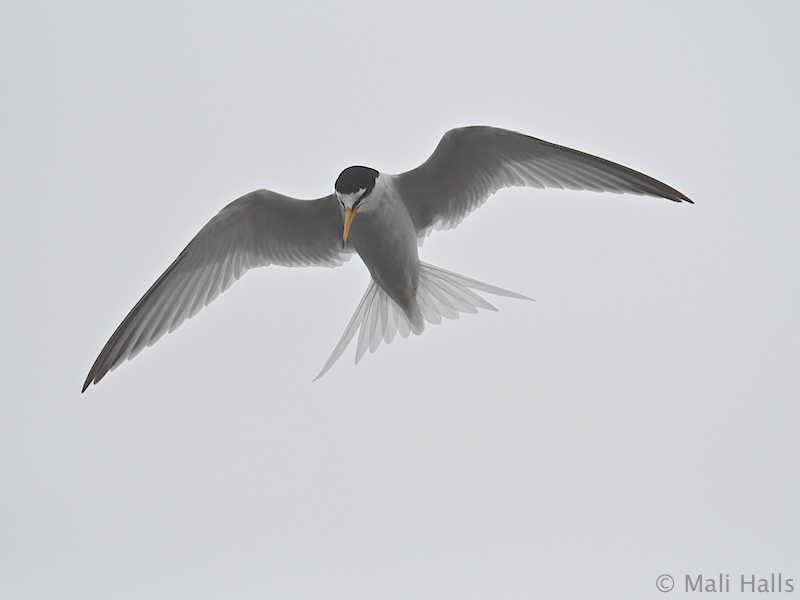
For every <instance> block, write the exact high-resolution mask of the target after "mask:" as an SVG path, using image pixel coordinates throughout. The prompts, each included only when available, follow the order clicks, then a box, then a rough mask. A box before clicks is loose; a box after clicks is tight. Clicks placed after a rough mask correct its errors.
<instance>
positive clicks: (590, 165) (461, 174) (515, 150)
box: [395, 127, 692, 235]
mask: <svg viewBox="0 0 800 600" xmlns="http://www.w3.org/2000/svg"><path fill="white" fill-rule="evenodd" d="M395 184H396V185H397V187H398V189H399V191H400V193H401V194H402V196H403V200H404V201H405V203H406V205H407V207H408V210H409V212H410V213H411V218H412V220H413V221H414V225H415V227H416V229H417V232H418V233H419V234H420V235H424V234H425V233H426V232H427V231H428V230H430V228H432V227H435V228H438V229H450V228H452V227H455V226H456V225H458V224H459V223H460V222H461V221H463V220H464V217H466V216H467V215H468V214H469V213H471V212H472V211H473V210H475V209H476V208H478V207H479V206H480V205H481V204H483V203H484V202H485V201H486V199H487V198H488V197H489V196H491V195H492V194H494V193H495V192H497V191H498V190H500V189H502V188H505V187H522V186H530V187H538V188H546V187H549V188H562V189H563V188H566V189H570V190H590V191H593V192H614V193H617V194H622V193H628V194H640V195H646V196H658V197H661V198H667V199H668V200H673V201H675V202H681V201H685V202H692V201H691V200H690V199H689V198H687V197H686V196H685V195H683V194H681V193H680V192H679V191H678V190H676V189H674V188H671V187H670V186H668V185H666V184H664V183H661V182H660V181H658V180H656V179H653V178H652V177H648V176H647V175H643V174H642V173H639V172H637V171H634V170H633V169H629V168H627V167H623V166H622V165H618V164H616V163H613V162H611V161H608V160H605V159H603V158H598V157H597V156H592V155H591V154H585V153H584V152H579V151H577V150H572V149H570V148H565V147H564V146H557V145H556V144H551V143H550V142H545V141H544V140H539V139H536V138H532V137H529V136H527V135H523V134H521V133H517V132H514V131H508V130H506V129H497V128H494V127H462V128H460V129H452V130H451V131H448V132H447V133H446V134H445V135H444V137H443V138H442V141H441V142H439V145H438V146H437V147H436V150H435V151H434V152H433V154H432V155H431V157H430V158H429V159H428V160H427V161H425V162H424V163H423V164H422V165H420V166H419V167H417V168H416V169H413V170H411V171H407V172H406V173H402V174H400V175H396V176H395Z"/></svg>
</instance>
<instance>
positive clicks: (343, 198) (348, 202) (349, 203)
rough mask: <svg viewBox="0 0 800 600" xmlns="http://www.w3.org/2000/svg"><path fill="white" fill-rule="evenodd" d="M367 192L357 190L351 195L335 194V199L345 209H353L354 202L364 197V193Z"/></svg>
mask: <svg viewBox="0 0 800 600" xmlns="http://www.w3.org/2000/svg"><path fill="white" fill-rule="evenodd" d="M366 191H367V188H365V187H363V188H359V189H358V191H355V192H353V193H351V194H342V193H341V192H336V197H337V198H338V199H339V201H340V202H341V203H342V204H344V205H345V206H346V207H347V208H353V204H355V202H356V200H358V199H359V198H361V196H363V195H364V192H366Z"/></svg>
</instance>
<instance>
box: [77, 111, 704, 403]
mask: <svg viewBox="0 0 800 600" xmlns="http://www.w3.org/2000/svg"><path fill="white" fill-rule="evenodd" d="M524 186H527V187H536V188H561V189H570V190H589V191H593V192H613V193H617V194H621V193H628V194H638V195H645V196H654V197H659V198H666V199H667V200H672V201H674V202H690V203H691V202H692V201H691V200H690V199H689V198H688V197H687V196H685V195H684V194H682V193H681V192H679V191H677V190H676V189H674V188H672V187H670V186H668V185H666V184H664V183H661V182H660V181H657V180H656V179H653V178H652V177H648V176H647V175H644V174H642V173H639V172H637V171H634V170H633V169H629V168H628V167H623V166H622V165H619V164H616V163H613V162H611V161H608V160H605V159H603V158H599V157H597V156H592V155H590V154H586V153H584V152H579V151H578V150H572V149H570V148H566V147H564V146H558V145H556V144H552V143H550V142H545V141H544V140H540V139H537V138H533V137H530V136H527V135H524V134H521V133H517V132H514V131H508V130H505V129H498V128H494V127H483V126H476V127H462V128H459V129H453V130H451V131H448V132H447V133H446V134H445V135H444V137H442V140H441V141H440V142H439V145H438V146H437V147H436V149H435V150H434V152H433V154H432V155H431V156H430V158H428V160H427V161H425V162H424V163H422V164H421V165H420V166H419V167H417V168H415V169H412V170H411V171H407V172H405V173H402V174H400V175H388V174H386V173H380V172H378V171H376V170H375V169H371V168H369V167H362V166H355V167H348V168H347V169H345V170H344V171H342V173H341V175H339V178H338V179H337V180H336V183H335V185H334V193H333V194H330V195H328V196H325V197H323V198H319V199H316V200H297V199H295V198H290V197H288V196H283V195H281V194H278V193H276V192H271V191H269V190H256V191H254V192H251V193H249V194H246V195H244V196H242V197H241V198H239V199H238V200H235V201H233V202H231V203H230V204H228V205H227V206H226V207H225V208H223V209H222V210H221V211H220V212H219V213H218V214H217V215H216V216H215V217H214V218H212V219H211V221H209V222H208V223H207V224H206V225H205V227H203V228H202V229H201V230H200V232H199V233H198V234H197V235H196V236H195V237H194V239H193V240H192V241H191V242H189V245H188V246H186V248H185V249H184V250H183V252H181V253H180V255H179V256H178V258H176V259H175V261H174V262H173V263H172V264H171V265H170V266H169V267H168V268H167V270H166V271H165V272H164V274H163V275H161V277H159V278H158V280H157V281H156V282H155V283H154V284H153V285H152V287H151V288H150V289H149V290H147V293H145V295H144V296H143V297H142V299H141V300H139V302H138V303H137V304H136V306H134V307H133V309H132V310H131V311H130V313H128V316H127V317H125V319H124V320H123V321H122V324H120V326H119V327H117V330H116V331H115V332H114V334H113V335H112V336H111V339H109V340H108V342H107V343H106V345H105V347H104V348H103V350H102V351H101V352H100V355H99V356H98V357H97V360H96V361H95V362H94V364H93V365H92V368H91V370H90V371H89V375H88V377H87V378H86V382H85V383H84V385H83V390H82V391H86V388H88V387H89V385H90V384H92V383H97V382H99V381H100V380H101V379H102V378H103V377H104V376H105V374H106V373H108V371H110V370H112V369H114V368H116V367H117V366H119V365H120V364H121V363H122V362H124V361H125V360H130V359H131V358H133V357H134V356H136V355H137V354H138V353H139V352H140V351H141V350H142V349H143V348H145V347H147V346H151V345H153V344H154V343H155V342H156V341H157V340H158V339H159V338H161V336H163V335H164V334H165V333H167V332H172V331H174V330H175V329H176V328H177V327H178V326H179V325H181V324H182V323H183V322H184V321H185V320H186V319H188V318H191V317H193V316H194V315H195V314H197V312H198V311H199V310H200V309H201V308H203V307H204V306H207V305H208V304H209V303H210V302H211V301H212V300H214V299H215V298H216V297H217V296H219V294H221V293H222V292H224V291H225V290H226V289H228V287H230V286H231V284H233V282H234V281H236V280H237V279H239V278H240V277H241V276H242V275H243V274H244V272H245V271H247V270H249V269H252V268H254V267H264V266H267V265H283V266H288V267H298V266H312V265H313V266H326V267H334V266H338V265H341V264H342V263H343V262H344V261H345V260H347V259H349V258H350V256H351V255H352V253H353V252H356V253H358V255H359V256H360V257H361V259H362V260H363V261H364V264H365V265H366V266H367V269H368V270H369V272H370V275H371V276H372V279H371V281H370V283H369V286H368V287H367V291H366V293H365V294H364V296H363V298H362V299H361V302H360V303H359V305H358V308H357V309H356V312H355V314H354V315H353V318H352V319H351V320H350V323H349V324H348V326H347V328H346V330H345V332H344V334H343V335H342V338H341V339H340V340H339V343H338V344H337V345H336V348H335V349H334V350H333V353H332V354H331V356H330V358H329V359H328V361H327V362H326V363H325V365H324V366H323V368H322V371H321V372H320V373H319V375H317V378H319V377H321V376H322V375H323V374H324V373H325V372H326V371H327V370H328V369H330V367H331V366H332V365H333V363H334V362H336V360H337V359H338V358H339V357H340V356H341V355H342V353H343V352H344V350H345V349H346V348H347V346H348V344H349V343H350V341H351V340H352V339H353V337H354V336H355V334H356V332H357V331H359V330H360V333H359V339H358V344H357V347H356V363H358V361H359V360H360V359H361V357H362V356H363V355H364V353H365V352H366V350H367V349H369V350H370V352H374V351H375V350H376V349H377V348H378V346H379V345H380V343H381V341H384V342H386V343H387V344H388V343H390V342H391V341H392V340H393V339H394V337H395V335H396V334H397V333H400V335H401V336H403V337H407V336H408V335H409V333H411V332H413V333H414V334H417V335H419V334H420V333H422V331H423V329H424V325H425V322H426V321H427V322H429V323H440V322H441V320H442V317H446V318H451V319H452V318H457V317H458V315H459V313H460V312H471V313H474V312H477V309H479V308H484V309H490V310H496V309H495V308H494V307H493V306H492V305H491V304H489V303H488V302H487V301H486V300H485V299H484V298H483V297H481V296H480V295H479V294H478V293H477V292H485V293H490V294H496V295H501V296H510V297H514V298H525V296H522V295H520V294H515V293H514V292H509V291H507V290H504V289H501V288H498V287H495V286H492V285H488V284H485V283H481V282H479V281H475V280H474V279H469V278H467V277H463V276H461V275H457V274H455V273H451V272H449V271H445V270H444V269H440V268H438V267H434V266H432V265H428V264H425V263H423V262H420V260H419V255H418V246H419V244H420V243H421V241H422V239H423V238H424V237H425V236H426V235H427V234H428V233H429V232H430V231H431V230H432V229H450V228H452V227H455V226H456V225H458V224H459V223H460V222H461V221H462V220H463V219H464V218H465V217H466V216H467V215H468V214H469V213H471V212H472V211H474V210H475V209H476V208H478V207H479V206H480V205H481V204H483V203H484V202H485V201H486V200H487V198H489V197H490V196H491V195H493V194H494V193H495V192H497V191H498V190H500V189H502V188H506V187H524ZM356 214H358V220H356Z"/></svg>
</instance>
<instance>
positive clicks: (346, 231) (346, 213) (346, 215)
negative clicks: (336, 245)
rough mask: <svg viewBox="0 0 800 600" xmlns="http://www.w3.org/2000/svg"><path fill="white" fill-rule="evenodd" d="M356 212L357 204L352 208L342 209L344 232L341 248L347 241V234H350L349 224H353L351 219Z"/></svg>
mask: <svg viewBox="0 0 800 600" xmlns="http://www.w3.org/2000/svg"><path fill="white" fill-rule="evenodd" d="M357 212H358V207H357V206H356V207H355V208H354V209H352V210H351V209H349V208H345V209H344V232H343V233H342V248H344V245H345V244H346V243H347V236H348V235H350V226H351V225H352V224H353V219H355V217H356V213H357Z"/></svg>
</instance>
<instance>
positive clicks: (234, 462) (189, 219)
mask: <svg viewBox="0 0 800 600" xmlns="http://www.w3.org/2000/svg"><path fill="white" fill-rule="evenodd" d="M798 22H800V9H799V8H798V5H797V3H794V2H788V1H787V2H779V1H774V2H750V3H748V2H727V1H726V2H697V1H694V0H693V1H689V2H669V3H656V2H649V3H643V2H638V1H637V2H608V3H596V2H577V3H558V4H556V3H550V4H548V5H544V4H540V3H535V2H506V1H504V0H499V1H493V2H482V3H464V2H451V3H447V2H436V1H433V2H431V1H427V2H424V3H422V2H420V3H415V2H402V3H393V5H392V6H391V7H386V6H384V5H383V4H382V3H379V2H361V3H357V2H348V1H345V2H336V3H329V4H325V3H322V2H314V3H312V2H302V1H298V2H293V3H291V5H290V3H283V4H282V5H278V4H276V3H267V2H252V3H239V2H234V3H231V2H219V3H202V4H198V3H189V2H185V3H178V2H173V3H169V2H168V3H164V2H150V1H143V2H126V3H104V2H93V1H86V0H76V1H74V2H68V3H65V2H49V1H45V2H39V3H35V2H28V3H22V2H16V3H14V4H13V5H9V6H6V7H5V8H4V11H3V18H2V22H0V50H2V51H1V52H0V67H2V68H1V69H0V72H2V74H3V76H2V90H3V92H2V94H0V124H1V127H0V132H1V135H0V152H1V153H2V154H0V197H1V198H2V203H3V204H2V206H3V217H2V223H3V235H2V237H1V238H0V244H1V245H2V246H1V247H0V268H2V280H3V285H2V291H0V296H2V301H3V312H4V317H3V321H2V323H3V325H2V337H0V340H1V341H0V369H2V371H0V372H1V373H2V377H1V378H0V482H2V483H0V597H2V598H10V599H11V598H13V599H15V600H28V599H48V600H51V599H53V598H58V599H72V598H76V599H78V598H79V599H83V600H85V599H94V598H98V599H107V598H114V599H128V598H130V599H134V598H148V599H151V598H159V599H160V598H164V599H175V598H192V599H206V598H288V599H294V598H298V599H301V598H303V599H304V598H314V599H318V598H347V599H353V598H398V599H400V598H459V599H472V598H474V599H482V600H485V599H486V598H503V599H511V598H558V597H564V598H579V597H582V598H634V597H636V598H663V597H664V596H663V595H662V594H661V593H660V592H659V591H658V590H657V589H656V578H657V577H658V576H659V575H661V574H671V575H672V576H673V577H674V578H675V580H676V589H675V591H673V592H672V594H673V595H678V596H682V595H684V594H685V591H684V590H683V582H684V578H685V575H687V574H691V575H693V576H696V575H697V574H704V575H707V576H711V577H714V576H717V575H718V574H719V573H723V574H729V575H730V580H731V582H732V583H731V585H732V587H733V586H734V582H735V583H736V585H738V580H739V577H740V575H741V574H747V576H748V577H749V576H750V574H756V575H758V576H759V577H760V576H762V575H763V576H767V577H768V576H769V574H770V573H782V574H783V575H784V577H789V578H792V577H793V578H794V581H795V590H796V591H795V593H798V592H797V590H800V567H798V565H800V543H799V542H798V540H799V539H800V512H799V511H798V510H797V507H798V504H799V503H800V483H799V482H800V469H799V468H798V456H800V442H799V441H798V439H800V437H799V436H798V422H800V407H799V402H798V398H800V377H798V363H799V362H800V361H799V360H798V359H800V341H798V340H800V327H799V326H798V323H799V322H800V319H798V316H797V315H798V306H800V286H799V285H798V265H799V264H800V260H799V259H800V244H798V232H800V202H798V197H797V196H798V194H797V183H796V181H795V180H796V171H797V165H798V158H800V157H799V156H798V150H797V147H798V139H800V125H799V123H800V120H798V112H797V111H798V106H800V93H799V88H800V86H799V85H798V83H799V78H798V73H800V66H799V65H798V57H800V40H799V39H798V36H797V23H798ZM472 124H487V125H495V126H500V127H506V128H510V129H514V130H517V131H522V132H524V133H527V134H530V135H533V136H536V137H540V138H543V139H546V140H549V141H552V142H555V143H558V144H562V145H566V146H570V147H573V148H577V149H580V150H583V151H586V152H590V153H593V154H597V155H600V156H603V157H605V158H608V159H610V160H613V161H616V162H620V163H622V164H625V165H627V166H630V167H632V168H634V169H637V170H640V171H642V172H644V173H647V174H649V175H651V176H653V177H655V178H657V179H660V180H662V181H664V182H666V183H668V184H669V185H671V186H673V187H675V188H677V189H679V190H680V191H681V192H683V193H685V194H687V195H688V196H689V197H691V198H693V199H694V200H695V201H696V205H694V206H691V205H688V204H676V203H672V202H668V201H666V200H658V199H653V198H642V197H637V196H619V195H612V194H593V193H589V192H567V191H560V190H547V191H541V190H531V189H527V190H507V191H503V192H500V193H498V194H497V195H496V196H494V197H493V198H491V199H490V200H489V202H487V204H486V205H485V206H483V207H482V208H480V209H479V210H478V211H476V212H475V213H474V214H472V215H471V216H470V217H469V218H467V220H466V221H464V223H462V225H461V226H460V227H458V228H457V229H455V230H453V231H446V232H436V233H434V235H432V236H431V237H430V238H428V239H427V240H426V242H425V244H424V246H423V247H422V249H421V252H420V254H421V258H422V259H423V260H424V261H426V262H429V263H432V264H435V265H437V266H441V267H443V268H445V269H448V270H452V271H455V272H457V273H461V274H464V275H466V276H468V277H473V278H475V279H478V280H480V281H486V282H488V283H491V284H494V285H498V286H501V287H504V288H507V289H510V290H513V291H516V292H519V293H522V294H525V295H528V296H532V297H534V298H536V299H537V302H535V303H532V302H525V301H520V300H513V299H509V298H490V300H491V301H492V302H493V303H494V304H495V305H496V306H497V307H498V308H499V309H500V310H499V312H497V313H493V312H484V311H482V312H481V313H480V314H478V315H466V316H463V317H462V318H461V319H459V320H457V321H446V322H445V323H444V324H442V325H440V326H437V327H433V326H431V327H429V328H428V329H427V330H426V331H425V333H424V335H422V336H420V337H413V338H411V339H405V340H403V339H399V340H396V341H395V342H393V343H392V345H390V346H382V347H381V348H380V349H379V350H378V351H377V352H376V353H375V354H372V355H370V354H368V355H367V356H366V357H365V358H364V359H363V360H362V361H361V363H360V364H359V365H358V366H357V367H355V366H353V364H352V362H353V356H354V348H350V349H349V351H348V352H347V353H346V355H345V356H344V357H343V358H342V359H341V360H340V361H339V362H338V363H337V364H336V365H335V366H334V368H333V369H331V371H330V372H329V373H328V374H326V375H325V376H324V377H323V378H322V379H320V380H319V381H316V382H314V383H311V380H312V379H313V377H314V376H315V375H316V374H317V373H318V371H319V369H320V368H321V367H322V365H323V363H324V362H325V360H326V359H327V357H328V355H329V354H330V352H331V350H332V349H333V347H334V345H335V344H336V342H337V341H338V338H339V336H340V335H341V333H342V331H343V330H344V328H345V326H346V325H347V322H348V321H349V319H350V316H351V315H352V312H353V311H354V310H355V307H356V305H357V303H358V301H359V299H360V298H361V296H362V294H363V292H364V290H365V288H366V286H367V283H368V273H367V270H366V268H365V267H364V265H363V263H361V261H360V259H358V258H357V257H356V258H354V259H353V260H351V261H350V262H349V263H347V264H346V265H345V266H343V267H340V268H338V269H286V268H281V267H269V268H267V269H260V270H255V271H252V272H249V273H247V274H246V275H245V276H244V278H243V279H242V280H241V281H240V282H238V283H237V284H236V285H234V286H233V287H232V288H231V289H230V290H229V291H228V292H226V293H225V294H224V295H223V296H221V297H220V298H219V299H218V300H217V301H215V302H214V304H212V305H211V306H210V307H208V308H206V309H204V310H203V311H202V312H201V313H200V314H199V315H198V316H197V317H195V318H194V319H192V320H190V321H188V322H187V323H185V324H184V325H183V326H182V327H181V328H180V329H179V330H178V331H177V332H175V333H173V334H171V335H169V336H167V337H165V338H162V339H161V340H160V341H159V342H158V343H157V344H156V345H155V346H153V347H152V348H149V349H147V350H145V351H144V352H142V354H140V355H139V356H138V357H137V358H136V359H135V360H133V361H132V362H130V363H126V364H123V365H122V366H121V367H120V368H119V369H117V370H116V371H114V372H113V373H111V374H109V375H108V376H107V377H106V379H104V380H103V381H102V382H100V384H99V385H97V386H92V387H91V388H90V389H89V390H88V391H87V392H86V393H85V394H83V395H81V394H80V388H81V385H82V383H83V380H84V378H85V377H86V374H87V372H88V370H89V368H90V366H91V365H92V362H93V361H94V359H95V357H96V356H97V354H98V353H99V351H100V350H101V348H102V347H103V344H104V343H105V342H106V340H107V339H108V337H109V336H110V335H111V333H112V332H113V331H114V329H115V328H116V326H117V325H118V324H119V322H120V321H121V320H122V318H123V317H124V316H125V315H126V314H127V312H128V311H129V310H130V309H131V307H132V306H133V305H134V304H135V302H136V301H137V300H138V299H139V297H140V296H141V295H142V294H143V293H144V292H145V290H146V289H147V288H148V287H149V286H150V284H152V283H153V281H155V279H156V278H157V277H158V276H159V275H160V274H161V273H162V271H163V270H164V269H165V268H166V267H167V266H168V265H169V263H170V262H171V261H172V260H173V259H174V258H175V256H177V254H178V253H179V252H180V250H181V249H182V248H183V247H184V246H185V245H186V243H187V242H188V241H189V240H190V239H191V238H192V236H193V235H194V234H195V233H196V232H197V231H198V230H199V229H200V228H201V227H202V226H203V225H204V224H205V223H206V222H207V221H208V220H209V219H210V218H211V217H212V216H213V215H214V214H215V213H216V212H217V211H218V210H219V209H220V208H221V207H222V206H224V205H225V204H227V203H228V202H230V201H231V200H233V199H235V198H237V197H239V196H241V195H243V194H245V193H247V192H249V191H251V190H253V189H256V188H261V187H264V188H268V189H272V190H276V191H279V192H281V193H284V194H288V195H291V196H295V197H300V198H314V197H320V196H323V195H326V194H328V193H330V192H331V191H332V189H333V182H334V181H335V179H336V177H337V176H338V174H339V172H340V171H341V170H342V169H343V168H345V167H347V166H349V165H352V164H365V165H370V166H373V167H375V168H377V169H379V170H382V171H385V172H389V173H397V172H401V171H404V170H407V169H409V168H412V167H414V166H416V165H418V164H419V163H421V162H422V161H423V160H425V159H426V158H427V157H428V156H429V154H430V153H431V152H432V150H433V149H434V147H435V145H436V143H437V142H438V141H439V139H440V137H441V136H442V134H443V133H444V132H445V131H446V130H448V129H450V128H452V127H457V126H462V125H472ZM356 225H357V222H356ZM737 591H738V590H737ZM732 592H733V590H732Z"/></svg>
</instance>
